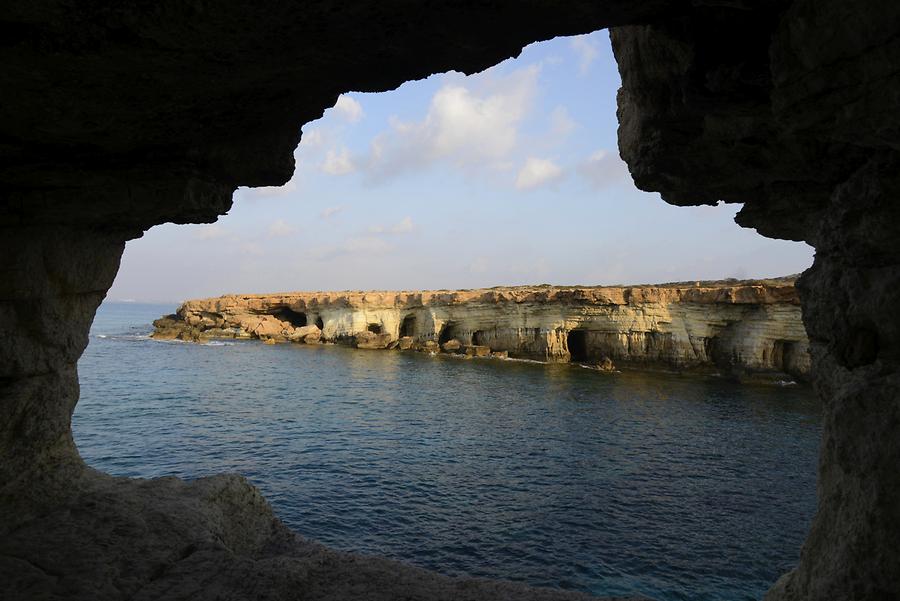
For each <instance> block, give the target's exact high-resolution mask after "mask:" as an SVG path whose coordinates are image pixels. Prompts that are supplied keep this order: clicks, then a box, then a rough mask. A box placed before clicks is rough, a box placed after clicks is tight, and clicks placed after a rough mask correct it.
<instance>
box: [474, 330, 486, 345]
mask: <svg viewBox="0 0 900 601" xmlns="http://www.w3.org/2000/svg"><path fill="white" fill-rule="evenodd" d="M485 338H486V336H485V335H484V330H475V331H474V332H472V344H474V345H476V346H487V345H486V344H485V343H484V341H485Z"/></svg>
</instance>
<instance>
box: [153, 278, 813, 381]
mask: <svg viewBox="0 0 900 601" xmlns="http://www.w3.org/2000/svg"><path fill="white" fill-rule="evenodd" d="M155 325H156V332H155V334H154V336H155V337H159V338H167V337H168V338H172V337H180V338H183V339H189V340H190V339H199V338H202V337H208V336H211V337H237V338H260V339H263V340H266V341H294V342H306V343H318V342H320V341H332V342H347V343H351V344H356V345H357V346H360V347H362V348H395V347H398V346H400V347H401V348H417V349H421V350H429V349H434V350H436V349H437V347H438V345H440V346H441V347H442V348H443V349H444V350H445V351H449V352H464V351H466V350H467V348H466V347H474V348H470V349H469V352H470V354H487V353H489V352H495V353H496V352H500V353H508V355H509V356H511V357H520V358H528V359H536V360H541V361H579V362H592V363H593V362H601V361H604V360H612V361H613V362H614V363H615V364H616V365H623V366H665V367H672V368H679V369H681V368H704V367H706V368H716V369H719V370H722V371H726V372H729V373H748V372H750V373H758V372H784V373H789V374H793V375H796V376H799V377H804V376H805V375H806V374H807V373H808V371H809V354H808V344H809V343H808V340H807V338H806V332H805V330H804V328H803V323H802V319H801V312H800V301H799V297H798V295H797V291H796V289H795V288H794V285H793V281H792V280H790V279H782V280H770V281H767V282H760V281H745V282H737V281H728V282H691V283H685V284H666V285H655V286H629V287H622V286H616V287H590V288H588V287H554V286H533V287H524V286H523V287H513V288H489V289H480V290H434V291H399V292H384V291H376V292H349V291H345V292H291V293H280V294H264V295H228V296H222V297H218V298H208V299H202V300H190V301H187V302H185V303H184V304H182V305H181V307H179V309H178V313H177V315H174V316H170V317H168V318H163V319H160V320H157V321H156V323H155ZM401 343H402V344H401ZM456 343H458V344H456Z"/></svg>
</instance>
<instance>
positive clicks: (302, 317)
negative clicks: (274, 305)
mask: <svg viewBox="0 0 900 601" xmlns="http://www.w3.org/2000/svg"><path fill="white" fill-rule="evenodd" d="M272 315H273V316H275V317H277V318H278V319H280V320H281V321H286V322H288V323H290V324H291V325H292V326H294V327H295V328H302V327H303V326H305V325H306V313H303V312H300V311H294V310H293V309H291V308H290V307H279V308H278V309H275V310H274V311H272Z"/></svg>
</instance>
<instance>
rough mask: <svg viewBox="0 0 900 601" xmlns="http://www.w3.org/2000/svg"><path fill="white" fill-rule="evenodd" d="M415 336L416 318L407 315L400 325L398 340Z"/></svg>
mask: <svg viewBox="0 0 900 601" xmlns="http://www.w3.org/2000/svg"><path fill="white" fill-rule="evenodd" d="M415 335H416V316H415V315H407V316H406V317H404V318H403V321H402V322H401V323H400V338H403V337H405V336H415Z"/></svg>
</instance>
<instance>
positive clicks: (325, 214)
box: [319, 206, 344, 219]
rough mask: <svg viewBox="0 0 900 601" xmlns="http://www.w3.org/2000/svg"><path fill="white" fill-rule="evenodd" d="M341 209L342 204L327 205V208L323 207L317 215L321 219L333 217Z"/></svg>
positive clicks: (342, 208)
mask: <svg viewBox="0 0 900 601" xmlns="http://www.w3.org/2000/svg"><path fill="white" fill-rule="evenodd" d="M343 210H344V207H342V206H341V207H327V208H325V209H323V210H322V212H321V213H319V217H321V218H322V219H331V218H332V217H334V216H335V215H337V214H338V213H340V212H341V211H343Z"/></svg>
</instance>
